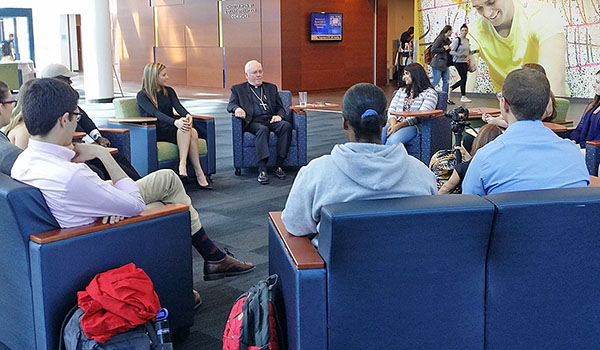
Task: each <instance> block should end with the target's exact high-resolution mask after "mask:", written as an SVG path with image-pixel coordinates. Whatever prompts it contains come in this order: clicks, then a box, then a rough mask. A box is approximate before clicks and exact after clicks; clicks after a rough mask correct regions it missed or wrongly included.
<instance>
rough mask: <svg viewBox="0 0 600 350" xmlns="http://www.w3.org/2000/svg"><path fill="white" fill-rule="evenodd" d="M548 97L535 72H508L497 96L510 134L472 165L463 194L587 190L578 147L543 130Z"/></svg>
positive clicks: (545, 83) (545, 85)
mask: <svg viewBox="0 0 600 350" xmlns="http://www.w3.org/2000/svg"><path fill="white" fill-rule="evenodd" d="M549 97H550V84H549V83H548V79H547V78H546V77H545V76H544V75H543V74H542V73H540V72H537V71H535V70H533V69H517V70H514V71H512V72H510V73H509V74H508V75H507V76H506V79H505V80H504V84H503V85H502V93H501V94H499V100H500V113H501V114H502V116H503V117H504V119H505V120H506V121H507V122H508V125H509V126H508V129H506V131H505V132H504V134H502V135H500V136H498V137H497V138H496V139H495V140H494V141H492V142H490V143H488V144H487V145H485V146H484V147H483V148H480V149H479V150H477V153H476V154H475V156H474V157H473V159H472V160H471V163H470V165H469V169H468V170H467V174H466V175H465V179H464V181H463V185H462V188H463V193H464V194H476V195H480V196H484V195H487V194H494V193H502V192H514V191H527V190H541V189H550V188H569V187H585V186H587V185H589V183H590V175H589V173H588V171H587V167H586V165H585V159H584V157H583V155H582V154H581V152H580V151H579V149H578V147H577V146H576V145H575V144H574V143H572V142H571V141H569V140H565V139H561V138H560V137H558V136H556V134H555V133H554V132H553V131H552V130H550V129H549V128H547V127H545V126H544V124H542V121H541V118H542V115H543V114H544V111H545V109H546V105H547V104H548V100H549Z"/></svg>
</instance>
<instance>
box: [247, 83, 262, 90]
mask: <svg viewBox="0 0 600 350" xmlns="http://www.w3.org/2000/svg"><path fill="white" fill-rule="evenodd" d="M249 84H250V83H249ZM250 86H252V87H253V88H255V89H257V90H258V88H259V87H261V86H262V84H260V85H252V84H250Z"/></svg>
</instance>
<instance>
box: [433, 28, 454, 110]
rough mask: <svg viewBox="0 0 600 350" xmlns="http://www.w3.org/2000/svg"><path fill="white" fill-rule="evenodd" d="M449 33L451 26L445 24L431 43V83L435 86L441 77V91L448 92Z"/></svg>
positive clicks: (449, 63)
mask: <svg viewBox="0 0 600 350" xmlns="http://www.w3.org/2000/svg"><path fill="white" fill-rule="evenodd" d="M450 35H452V27H451V26H449V25H445V26H444V29H442V31H441V32H440V34H439V35H438V36H437V38H435V41H434V42H433V45H431V53H433V55H434V56H433V60H431V68H432V70H433V81H432V82H431V84H432V85H433V86H434V87H435V86H437V84H438V83H439V82H440V78H441V79H442V91H444V92H446V93H448V67H449V66H450V65H451V64H452V62H451V56H450V39H449V38H450ZM448 104H451V105H453V104H454V102H453V101H450V100H448Z"/></svg>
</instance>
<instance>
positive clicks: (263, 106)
mask: <svg viewBox="0 0 600 350" xmlns="http://www.w3.org/2000/svg"><path fill="white" fill-rule="evenodd" d="M250 91H252V93H253V94H254V96H256V98H257V99H258V100H259V101H260V102H259V105H261V107H262V108H263V109H264V110H265V111H266V110H267V103H266V102H264V101H263V99H262V97H264V98H265V100H266V99H267V96H265V94H264V90H263V88H262V86H261V87H260V96H258V95H257V94H256V92H254V89H253V88H250Z"/></svg>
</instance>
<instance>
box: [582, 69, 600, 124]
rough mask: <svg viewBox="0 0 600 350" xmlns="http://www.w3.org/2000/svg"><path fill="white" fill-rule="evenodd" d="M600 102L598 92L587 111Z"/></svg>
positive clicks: (599, 72) (598, 72)
mask: <svg viewBox="0 0 600 350" xmlns="http://www.w3.org/2000/svg"><path fill="white" fill-rule="evenodd" d="M598 74H600V70H599V71H597V72H596V75H598ZM599 102H600V95H598V94H596V95H595V96H594V99H593V100H592V103H590V104H589V105H588V106H587V108H586V109H585V112H584V114H585V113H587V112H589V111H590V110H591V109H592V108H594V107H595V106H596V105H597V104H598V103H599Z"/></svg>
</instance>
